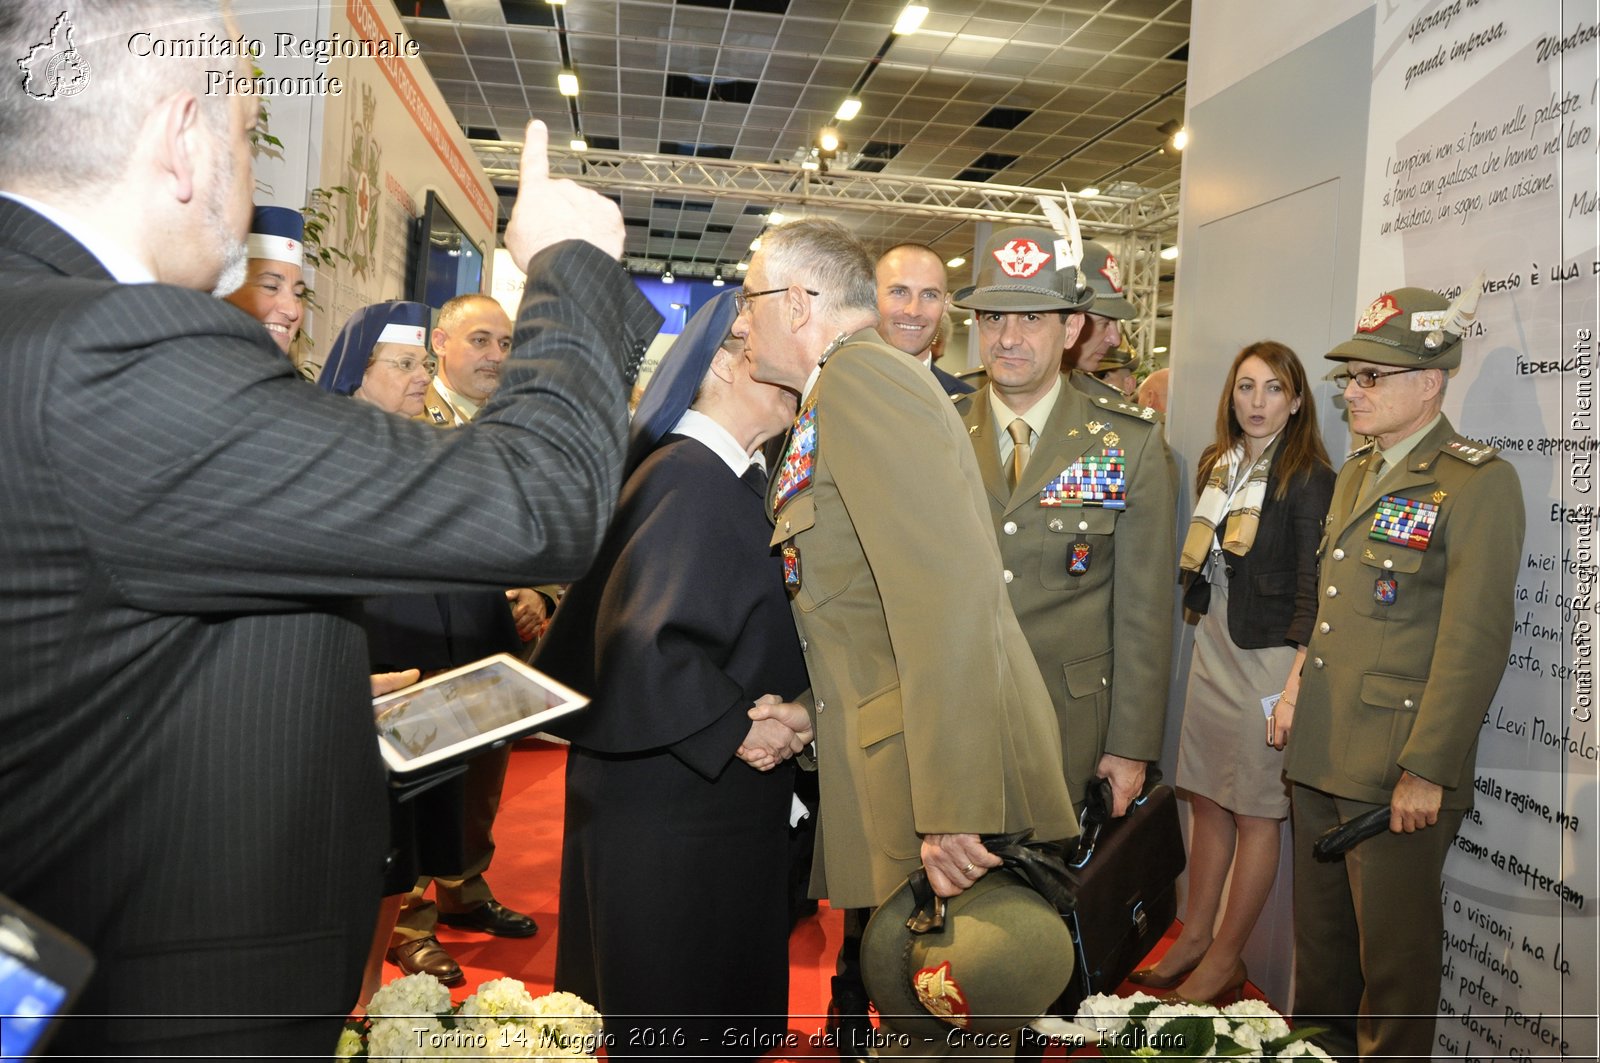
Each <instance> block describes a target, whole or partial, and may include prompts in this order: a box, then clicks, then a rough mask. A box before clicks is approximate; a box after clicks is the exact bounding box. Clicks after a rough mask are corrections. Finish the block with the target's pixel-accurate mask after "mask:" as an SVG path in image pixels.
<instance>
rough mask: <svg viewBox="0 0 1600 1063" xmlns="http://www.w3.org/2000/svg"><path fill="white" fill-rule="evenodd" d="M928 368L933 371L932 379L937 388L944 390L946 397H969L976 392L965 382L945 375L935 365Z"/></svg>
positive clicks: (947, 374) (956, 377) (948, 374)
mask: <svg viewBox="0 0 1600 1063" xmlns="http://www.w3.org/2000/svg"><path fill="white" fill-rule="evenodd" d="M928 368H930V369H932V370H933V379H935V380H937V381H938V382H939V386H940V387H942V388H944V393H945V394H946V395H970V394H972V393H973V392H974V391H976V390H977V389H976V388H974V387H973V386H972V385H971V384H969V383H967V382H966V381H965V380H962V379H961V378H960V377H958V376H953V375H951V374H950V373H946V372H945V371H944V370H943V369H940V368H939V367H938V366H936V365H930V366H929V367H928Z"/></svg>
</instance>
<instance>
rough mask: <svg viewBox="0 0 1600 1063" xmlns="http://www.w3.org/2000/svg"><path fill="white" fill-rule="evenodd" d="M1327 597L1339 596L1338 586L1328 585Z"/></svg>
mask: <svg viewBox="0 0 1600 1063" xmlns="http://www.w3.org/2000/svg"><path fill="white" fill-rule="evenodd" d="M1328 597H1329V598H1337V597H1339V588H1338V587H1329V588H1328Z"/></svg>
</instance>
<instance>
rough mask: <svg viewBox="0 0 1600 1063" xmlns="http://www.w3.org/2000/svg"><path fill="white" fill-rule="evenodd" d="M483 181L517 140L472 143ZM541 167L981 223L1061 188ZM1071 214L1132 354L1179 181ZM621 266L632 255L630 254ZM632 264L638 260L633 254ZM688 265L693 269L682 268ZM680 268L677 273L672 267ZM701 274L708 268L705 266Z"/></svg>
mask: <svg viewBox="0 0 1600 1063" xmlns="http://www.w3.org/2000/svg"><path fill="white" fill-rule="evenodd" d="M471 143H472V147H473V150H474V151H475V152H476V153H477V156H478V161H479V162H480V163H482V165H483V168H484V170H485V171H486V172H487V173H488V175H489V179H490V180H491V181H494V182H496V183H498V184H502V185H503V184H506V183H515V181H516V179H517V170H518V162H519V159H520V157H521V153H522V145H521V144H517V143H507V142H502V141H487V140H474V141H472V142H471ZM550 173H551V176H555V177H569V178H572V179H573V180H576V181H580V182H582V183H583V184H584V185H586V186H588V187H590V188H595V189H602V190H604V189H616V190H629V191H638V192H651V193H669V194H675V195H682V194H685V193H693V194H696V195H701V196H708V197H717V198H727V199H733V200H738V201H741V202H745V203H769V204H771V205H773V206H774V207H779V206H784V207H804V208H811V209H815V210H839V211H872V212H877V213H882V212H891V213H898V214H904V215H908V216H912V217H919V218H943V219H949V220H950V221H952V222H960V221H988V222H995V223H998V224H1001V225H1037V224H1039V223H1040V217H1039V208H1038V205H1037V203H1036V202H1035V197H1036V196H1039V195H1050V196H1060V195H1061V190H1060V189H1051V188H1028V187H1024V186H1021V185H998V184H989V183H985V182H977V181H944V180H935V179H931V178H908V177H896V176H894V175H891V174H883V173H867V172H863V171H858V170H848V169H831V170H827V171H824V170H822V169H820V168H818V169H814V170H813V169H806V168H804V167H801V166H796V165H793V164H781V163H750V162H735V161H732V160H729V159H711V158H701V157H696V156H681V155H639V154H633V153H630V152H622V151H602V150H593V149H591V150H589V151H584V152H574V151H565V150H561V149H558V148H555V147H551V149H550ZM1073 207H1074V208H1075V210H1076V212H1077V215H1078V220H1079V221H1080V222H1081V223H1082V224H1083V225H1084V227H1085V228H1088V229H1090V230H1092V231H1093V232H1094V233H1095V234H1096V239H1099V240H1101V241H1102V242H1103V243H1106V244H1108V245H1110V246H1111V247H1112V248H1113V252H1114V253H1116V254H1117V258H1118V261H1119V262H1122V263H1123V264H1124V266H1125V268H1126V270H1127V276H1126V277H1125V278H1124V285H1125V288H1126V290H1127V292H1128V295H1129V297H1130V299H1131V300H1132V302H1133V303H1134V305H1135V306H1136V307H1138V309H1139V316H1138V317H1137V318H1136V319H1135V320H1134V321H1133V322H1132V323H1131V327H1130V328H1129V330H1128V331H1129V343H1130V345H1131V346H1132V347H1133V349H1134V350H1136V351H1138V352H1139V354H1140V356H1141V357H1145V356H1148V354H1149V347H1150V345H1151V344H1152V343H1153V342H1154V336H1155V320H1156V310H1157V306H1156V304H1157V289H1158V286H1159V283H1160V274H1161V270H1160V266H1161V262H1160V259H1159V258H1158V257H1157V255H1158V252H1159V251H1160V250H1161V243H1162V238H1163V237H1167V238H1169V239H1170V237H1171V236H1172V234H1173V233H1175V232H1176V230H1177V227H1178V185H1177V183H1176V182H1174V183H1173V184H1171V185H1169V186H1167V187H1165V188H1158V189H1143V188H1135V187H1131V186H1119V187H1117V188H1114V189H1111V190H1108V191H1106V192H1104V193H1102V194H1100V195H1097V196H1094V197H1082V196H1075V197H1073ZM629 264H630V266H631V265H633V263H632V262H631V261H630V263H629ZM640 264H644V263H643V262H642V261H641V263H640ZM689 271H691V272H692V269H691V270H689ZM678 272H679V273H684V272H686V271H685V270H679V271H678ZM707 275H708V276H709V275H710V274H709V272H708V273H707Z"/></svg>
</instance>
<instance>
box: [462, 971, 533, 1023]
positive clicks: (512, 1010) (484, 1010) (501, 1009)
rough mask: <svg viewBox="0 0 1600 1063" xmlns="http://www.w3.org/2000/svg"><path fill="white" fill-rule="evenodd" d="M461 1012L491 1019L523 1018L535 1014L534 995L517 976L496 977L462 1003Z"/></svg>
mask: <svg viewBox="0 0 1600 1063" xmlns="http://www.w3.org/2000/svg"><path fill="white" fill-rule="evenodd" d="M461 1014H463V1015H466V1016H479V1015H481V1016H483V1017H485V1018H490V1019H512V1018H521V1017H522V1016H525V1015H532V1014H533V995H532V994H530V993H529V992H528V987H527V986H525V985H523V984H522V983H521V982H519V981H517V980H516V979H515V978H496V979H494V980H493V981H490V982H485V983H483V984H482V985H480V986H479V987H478V991H477V992H476V993H474V994H472V996H470V997H468V998H467V999H466V1000H465V1001H464V1002H463V1003H462V1005H461Z"/></svg>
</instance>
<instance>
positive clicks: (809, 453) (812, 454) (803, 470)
mask: <svg viewBox="0 0 1600 1063" xmlns="http://www.w3.org/2000/svg"><path fill="white" fill-rule="evenodd" d="M816 456H817V396H816V393H815V392H812V394H811V397H810V398H808V399H806V402H805V405H804V406H802V407H801V408H800V413H799V416H797V417H796V418H795V419H794V428H793V429H792V430H791V431H790V433H789V445H788V447H786V448H785V449H784V452H783V460H782V462H781V463H780V464H779V466H778V482H777V484H776V486H775V487H774V488H773V491H772V512H773V513H777V512H778V510H780V509H782V508H783V504H784V503H785V502H787V501H789V499H791V498H793V497H794V496H795V495H797V494H799V493H800V492H801V491H803V490H805V489H806V488H807V487H809V486H811V470H812V467H813V466H814V465H815V464H816Z"/></svg>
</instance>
